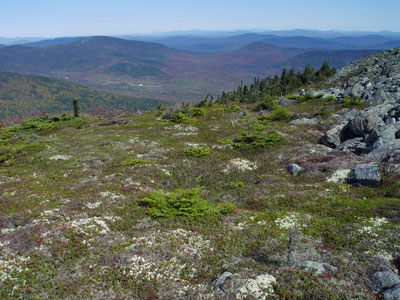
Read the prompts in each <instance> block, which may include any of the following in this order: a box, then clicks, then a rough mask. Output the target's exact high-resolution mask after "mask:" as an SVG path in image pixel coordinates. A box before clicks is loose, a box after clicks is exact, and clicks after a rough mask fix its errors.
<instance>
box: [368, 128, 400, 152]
mask: <svg viewBox="0 0 400 300" xmlns="http://www.w3.org/2000/svg"><path fill="white" fill-rule="evenodd" d="M397 131H400V122H396V123H392V124H389V125H386V126H381V127H380V128H379V129H376V130H374V132H373V134H371V135H373V136H377V139H376V141H375V142H374V143H373V145H372V149H378V148H379V147H381V146H383V145H384V144H387V143H390V142H392V141H394V140H395V139H396V134H397ZM369 140H371V139H369Z"/></svg>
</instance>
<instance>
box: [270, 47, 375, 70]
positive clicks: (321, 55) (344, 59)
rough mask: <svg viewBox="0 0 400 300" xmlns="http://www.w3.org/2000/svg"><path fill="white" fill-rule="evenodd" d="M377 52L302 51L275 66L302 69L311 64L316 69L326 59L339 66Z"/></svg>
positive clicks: (332, 64)
mask: <svg viewBox="0 0 400 300" xmlns="http://www.w3.org/2000/svg"><path fill="white" fill-rule="evenodd" d="M376 52H378V50H341V51H332V50H315V51H309V52H305V53H301V54H299V55H297V56H295V57H292V58H290V59H288V60H286V61H284V62H280V63H277V64H274V65H273V66H274V67H275V68H277V69H282V68H286V69H292V68H293V69H302V68H304V66H305V65H307V64H310V65H311V66H312V67H313V68H314V69H317V68H319V67H321V65H322V63H323V62H324V61H329V64H330V65H331V66H335V67H336V68H339V67H342V66H343V65H347V64H348V63H350V62H352V61H355V60H358V59H360V58H362V57H364V56H366V55H370V54H374V53H376Z"/></svg>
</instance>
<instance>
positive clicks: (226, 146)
mask: <svg viewBox="0 0 400 300" xmlns="http://www.w3.org/2000/svg"><path fill="white" fill-rule="evenodd" d="M232 149H233V146H232V145H229V144H224V145H218V144H217V145H213V146H212V147H211V150H232Z"/></svg>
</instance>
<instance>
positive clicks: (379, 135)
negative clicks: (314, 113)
mask: <svg viewBox="0 0 400 300" xmlns="http://www.w3.org/2000/svg"><path fill="white" fill-rule="evenodd" d="M320 143H321V144H323V145H326V146H328V147H331V148H334V149H336V150H341V151H347V152H353V153H355V154H357V155H365V156H367V157H368V158H370V159H372V160H375V161H378V162H400V104H397V103H388V104H380V105H377V106H371V107H368V108H366V109H364V110H360V111H358V112H357V111H354V110H351V111H347V112H345V113H344V115H343V116H342V117H341V118H340V121H339V123H338V124H336V125H334V126H333V127H332V128H330V129H329V130H328V131H327V132H326V133H325V135H324V136H323V137H322V138H321V139H320Z"/></svg>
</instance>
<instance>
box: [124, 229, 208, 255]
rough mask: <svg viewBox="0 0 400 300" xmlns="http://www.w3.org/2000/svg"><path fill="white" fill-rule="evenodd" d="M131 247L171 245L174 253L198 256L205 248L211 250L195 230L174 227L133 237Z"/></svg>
mask: <svg viewBox="0 0 400 300" xmlns="http://www.w3.org/2000/svg"><path fill="white" fill-rule="evenodd" d="M133 242H134V243H133V245H132V246H131V248H138V247H139V248H149V249H151V248H154V247H160V248H165V247H169V248H171V246H172V247H173V248H174V249H175V253H176V254H181V255H184V256H188V255H189V256H193V257H197V258H200V257H202V255H203V251H205V250H211V251H212V250H213V249H212V248H211V242H210V241H209V240H205V239H203V237H202V236H201V235H199V234H197V233H195V232H192V231H187V230H184V229H180V228H178V229H175V230H170V231H167V232H163V231H161V230H158V231H156V232H154V233H152V234H151V235H149V236H145V237H140V238H135V239H134V240H133Z"/></svg>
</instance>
